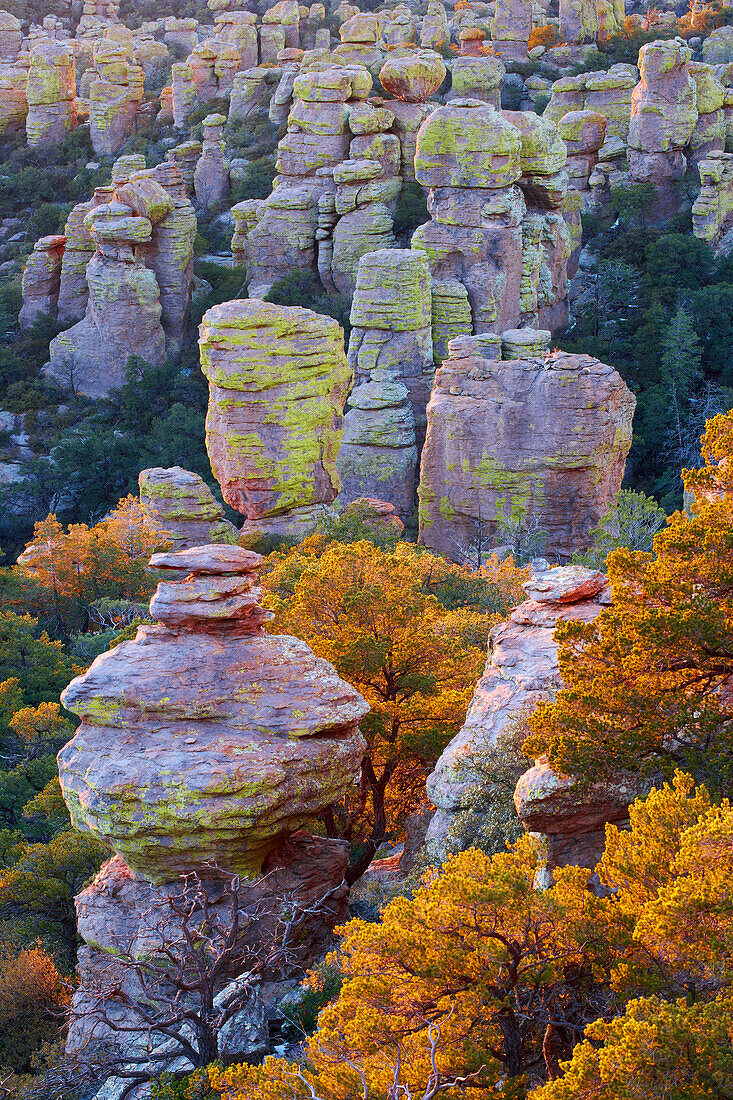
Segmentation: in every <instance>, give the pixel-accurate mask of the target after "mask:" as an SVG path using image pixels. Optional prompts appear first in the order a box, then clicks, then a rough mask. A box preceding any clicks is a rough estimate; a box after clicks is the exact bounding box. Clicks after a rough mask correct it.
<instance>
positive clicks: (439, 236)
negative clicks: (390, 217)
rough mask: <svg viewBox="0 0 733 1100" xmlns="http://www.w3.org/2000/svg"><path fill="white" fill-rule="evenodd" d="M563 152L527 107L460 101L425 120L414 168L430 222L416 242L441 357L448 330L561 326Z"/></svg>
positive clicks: (565, 244)
mask: <svg viewBox="0 0 733 1100" xmlns="http://www.w3.org/2000/svg"><path fill="white" fill-rule="evenodd" d="M565 158H566V153H565V149H564V146H563V143H562V142H561V141H560V140H559V138H558V136H557V132H556V130H555V129H554V127H553V126H552V124H550V123H546V122H545V121H544V119H539V118H538V117H537V116H535V115H532V114H530V113H529V112H502V113H501V114H500V113H499V112H497V111H495V110H494V109H493V108H492V107H490V106H488V105H487V104H486V103H482V102H480V101H479V100H473V99H455V100H452V101H451V102H450V103H449V104H448V105H447V106H446V107H441V108H439V109H438V110H437V111H435V112H434V113H433V114H431V116H430V117H429V118H428V119H427V120H426V121H425V122H424V123H423V125H422V127H421V128H420V131H419V134H418V141H417V154H416V157H415V171H416V175H417V178H418V181H419V182H420V183H422V184H423V185H424V186H426V187H429V188H430V195H429V200H428V210H429V211H430V214H431V218H432V220H431V221H430V222H428V223H426V224H425V225H422V226H419V227H418V228H417V229H416V230H415V233H414V235H413V238H412V247H413V248H418V249H422V250H424V251H425V252H427V254H428V257H429V260H430V267H431V272H432V274H433V279H434V286H433V313H434V322H433V343H434V346H435V347H436V349H438V353H439V355H440V354H441V353H442V352H443V349H444V346H445V343H446V339H447V338H450V336H451V335H459V334H460V333H464V332H471V331H474V332H477V333H481V332H486V331H495V332H501V331H503V330H504V329H507V328H516V327H517V326H518V324H519V323H520V321H521V322H523V323H525V324H535V325H536V324H540V325H541V326H542V327H548V328H551V329H554V328H556V327H558V326H559V325H561V324H563V323H565V321H566V318H567V309H566V304H565V302H566V295H567V289H566V274H567V263H568V259H569V257H570V255H571V251H572V244H571V236H570V232H569V230H568V228H567V227H566V224H565V219H564V217H563V213H562V208H563V204H564V200H565V194H566V191H567V176H566V175H564V174H563V170H564V163H565ZM528 291H531V292H528ZM467 311H470V312H468V313H467ZM442 314H445V316H443V315H442ZM451 330H452V331H451Z"/></svg>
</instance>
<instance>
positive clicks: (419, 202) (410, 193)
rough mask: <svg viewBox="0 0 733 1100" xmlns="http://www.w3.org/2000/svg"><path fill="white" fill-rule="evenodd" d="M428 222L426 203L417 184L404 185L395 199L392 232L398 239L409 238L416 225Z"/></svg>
mask: <svg viewBox="0 0 733 1100" xmlns="http://www.w3.org/2000/svg"><path fill="white" fill-rule="evenodd" d="M427 221H430V215H429V214H428V202H427V198H426V195H425V192H424V191H423V189H422V187H421V186H420V184H419V183H406V184H405V186H404V187H403V188H402V191H401V192H400V195H399V198H398V199H397V209H396V210H395V217H394V231H395V233H396V235H397V236H398V237H400V236H402V235H403V234H406V235H407V236H408V237H411V236H412V234H413V233H414V231H415V230H416V229H417V227H418V225H424V224H425V222H427Z"/></svg>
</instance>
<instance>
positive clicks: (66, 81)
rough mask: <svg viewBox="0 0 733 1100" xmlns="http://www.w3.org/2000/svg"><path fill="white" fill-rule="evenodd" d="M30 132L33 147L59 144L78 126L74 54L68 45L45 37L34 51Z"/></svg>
mask: <svg viewBox="0 0 733 1100" xmlns="http://www.w3.org/2000/svg"><path fill="white" fill-rule="evenodd" d="M26 96H27V100H28V117H27V120H26V135H27V138H28V144H29V145H31V146H42V145H57V144H58V143H59V142H60V141H61V140H62V139H63V138H64V137H65V136H66V135H67V134H68V133H69V131H70V130H73V129H74V127H75V126H76V104H75V97H76V77H75V62H74V54H73V53H72V52H71V50H70V48H69V46H68V45H66V44H62V43H60V42H55V41H53V40H51V39H41V41H40V42H39V43H38V44H37V45H36V46H34V47H33V49H32V50H31V54H30V69H29V70H28V84H27V87H26Z"/></svg>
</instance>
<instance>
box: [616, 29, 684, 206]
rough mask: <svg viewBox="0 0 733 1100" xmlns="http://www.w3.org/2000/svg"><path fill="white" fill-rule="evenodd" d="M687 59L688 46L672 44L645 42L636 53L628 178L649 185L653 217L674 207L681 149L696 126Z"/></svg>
mask: <svg viewBox="0 0 733 1100" xmlns="http://www.w3.org/2000/svg"><path fill="white" fill-rule="evenodd" d="M691 56H692V53H691V50H690V49H689V47H688V46H683V45H682V44H681V43H680V42H678V41H671V42H663V41H658V42H650V43H648V44H647V45H646V46H642V48H641V50H640V51H639V72H640V73H641V81H640V82H639V84H637V86H636V88H635V89H634V94H633V97H632V100H631V122H630V125H629V137H628V142H629V178H630V180H631V181H632V182H634V183H651V184H652V185H653V186H654V190H655V193H656V201H655V204H654V205H655V210H654V214H655V216H656V217H657V218H659V219H663V218H668V217H670V216H671V215H672V214H674V213H676V211H677V210H678V208H679V202H680V195H679V188H678V182H679V180H680V179H681V178H682V176H683V175H684V173H685V168H686V164H687V162H686V160H685V155H684V148H685V146H686V145H687V143H688V142H689V140H690V138H691V137H692V133H693V131H694V129H695V125H696V123H697V84H696V82H695V80H694V78H693V76H692V74H691V73H690V71H689V67H688V64H687V63H688V62H689V60H690V58H691ZM662 104H663V105H664V106H663V107H662Z"/></svg>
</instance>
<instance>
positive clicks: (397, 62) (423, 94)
mask: <svg viewBox="0 0 733 1100" xmlns="http://www.w3.org/2000/svg"><path fill="white" fill-rule="evenodd" d="M445 74H446V68H445V63H444V61H443V59H442V57H441V56H440V54H437V53H434V52H433V51H432V50H416V51H415V52H414V53H411V54H408V55H407V56H406V57H397V56H394V57H390V58H388V59H387V61H385V63H384V65H383V66H382V68H381V69H380V72H379V80H380V83H381V85H382V87H383V88H384V90H385V91H386V92H387V93H388V95H390V96H394V98H395V99H401V100H403V101H404V102H405V103H424V102H425V101H426V100H427V99H430V98H431V96H433V95H435V93H436V92H437V91H438V89H439V88H440V86H441V84H442V83H443V81H444V80H445Z"/></svg>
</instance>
